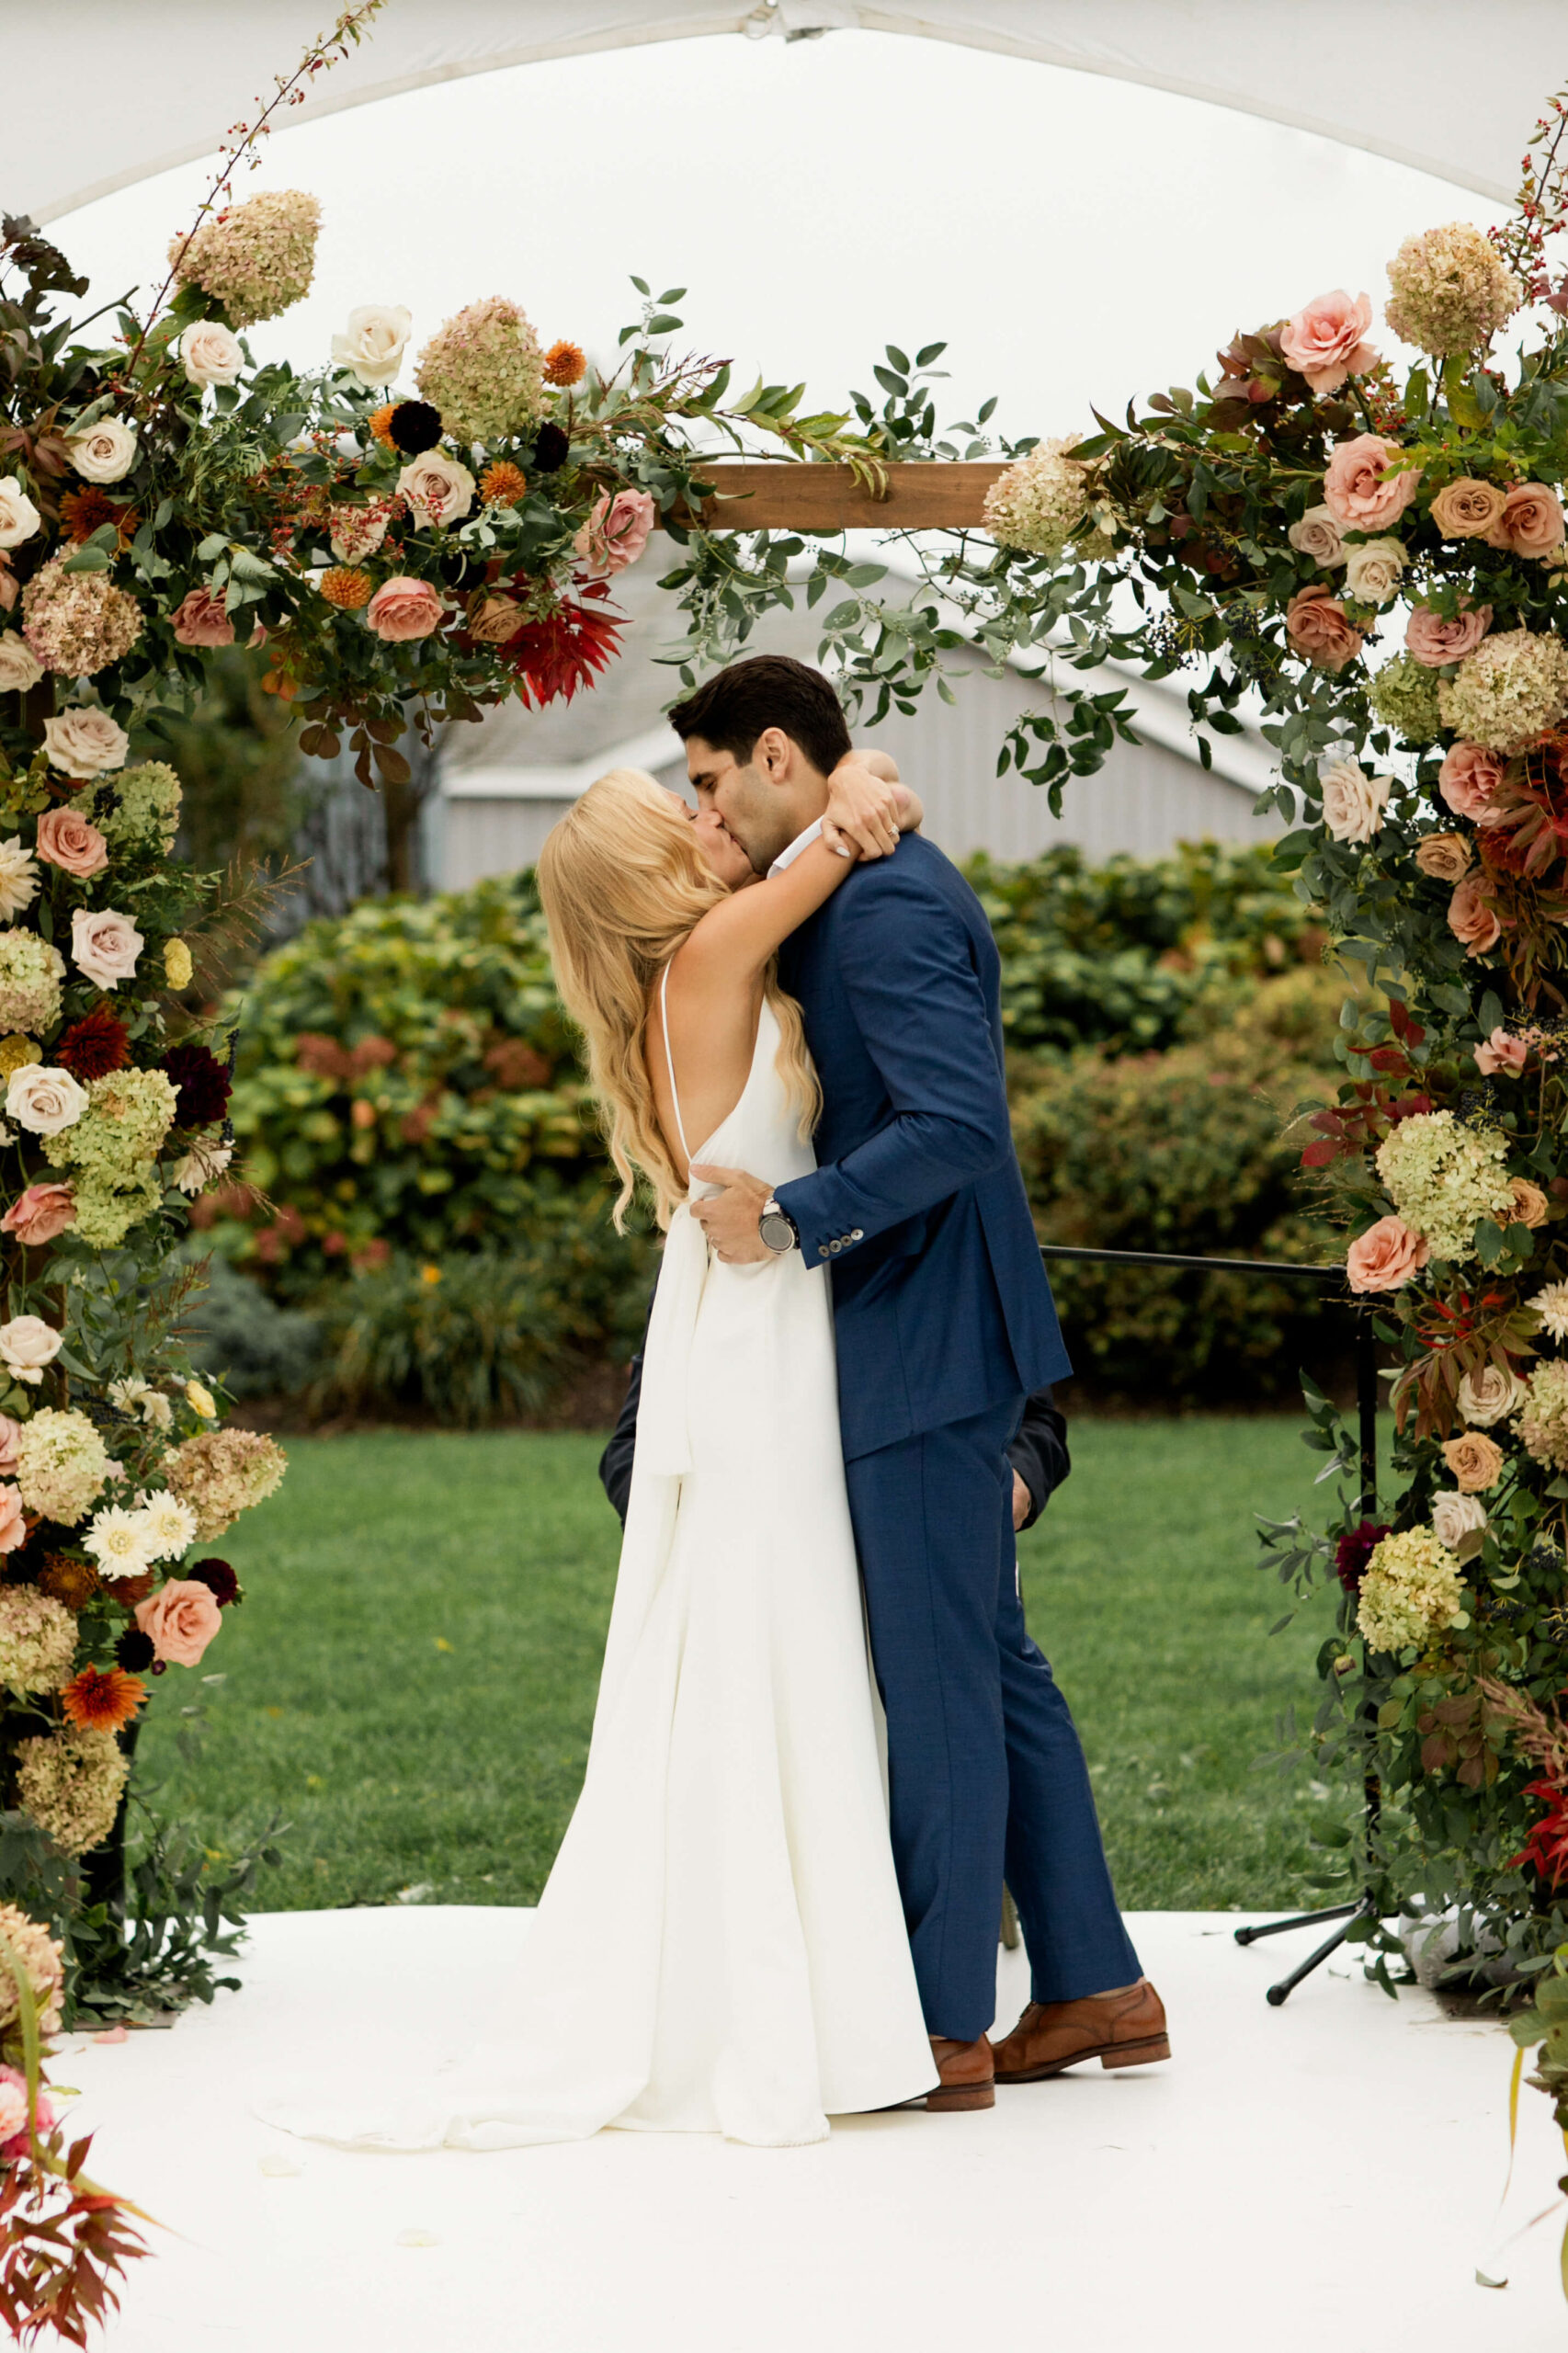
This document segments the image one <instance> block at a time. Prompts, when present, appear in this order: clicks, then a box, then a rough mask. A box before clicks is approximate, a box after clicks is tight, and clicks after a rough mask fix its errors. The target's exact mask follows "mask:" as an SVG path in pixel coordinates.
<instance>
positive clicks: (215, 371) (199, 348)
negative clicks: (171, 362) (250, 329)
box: [179, 319, 245, 392]
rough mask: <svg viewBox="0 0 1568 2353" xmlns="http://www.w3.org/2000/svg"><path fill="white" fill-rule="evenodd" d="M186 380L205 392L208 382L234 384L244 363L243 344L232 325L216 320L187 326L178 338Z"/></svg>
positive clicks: (207, 320) (202, 321)
mask: <svg viewBox="0 0 1568 2353" xmlns="http://www.w3.org/2000/svg"><path fill="white" fill-rule="evenodd" d="M179 356H180V358H181V360H182V361H183V362H184V365H185V372H186V378H187V381H188V382H190V383H192V384H199V386H200V387H201V390H202V391H203V392H205V391H206V390H207V387H208V385H209V384H232V383H233V381H234V380H235V378H236V377H237V376H238V374H239V372H240V369H242V368H243V367H244V364H245V355H244V346H243V345H242V343H241V342H240V338H239V336H238V335H235V334H234V332H233V328H231V327H226V326H224V325H222V323H221V322H220V321H219V320H217V319H202V320H200V321H199V323H198V324H196V325H195V326H193V327H187V329H186V331H185V333H184V334H183V335H181V337H180V339H179Z"/></svg>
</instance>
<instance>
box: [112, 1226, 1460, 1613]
mask: <svg viewBox="0 0 1568 2353" xmlns="http://www.w3.org/2000/svg"><path fill="white" fill-rule="evenodd" d="M1431 1255H1432V1253H1431V1250H1430V1249H1429V1247H1428V1246H1427V1245H1426V1243H1425V1242H1423V1241H1422V1239H1421V1236H1420V1235H1419V1234H1418V1233H1412V1232H1411V1231H1410V1228H1409V1227H1408V1226H1407V1225H1406V1224H1405V1222H1404V1220H1403V1218H1400V1217H1381V1218H1379V1220H1378V1222H1377V1223H1376V1225H1369V1227H1368V1228H1367V1231H1366V1233H1358V1235H1357V1236H1356V1239H1355V1241H1354V1242H1353V1243H1352V1244H1351V1245H1350V1247H1349V1249H1348V1250H1347V1251H1346V1254H1345V1276H1346V1281H1347V1282H1348V1283H1349V1285H1350V1288H1351V1290H1360V1291H1368V1290H1399V1288H1400V1286H1401V1285H1402V1284H1403V1283H1407V1282H1408V1281H1409V1280H1410V1278H1411V1276H1412V1275H1414V1274H1417V1273H1419V1271H1420V1269H1421V1268H1422V1267H1424V1266H1425V1265H1426V1261H1427V1259H1428V1258H1429V1257H1430V1256H1431ZM138 1615H140V1612H138Z"/></svg>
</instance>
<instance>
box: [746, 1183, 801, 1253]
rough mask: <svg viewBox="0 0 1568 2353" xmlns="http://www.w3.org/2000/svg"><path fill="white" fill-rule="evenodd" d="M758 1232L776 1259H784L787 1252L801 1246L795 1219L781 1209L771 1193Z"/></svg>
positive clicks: (759, 1220) (765, 1203)
mask: <svg viewBox="0 0 1568 2353" xmlns="http://www.w3.org/2000/svg"><path fill="white" fill-rule="evenodd" d="M756 1230H757V1232H758V1233H759V1234H760V1235H761V1236H762V1239H763V1241H764V1242H766V1243H767V1247H768V1248H769V1249H770V1250H771V1251H772V1253H773V1255H774V1256H775V1257H776V1258H782V1257H783V1256H784V1255H785V1253H786V1252H787V1251H790V1250H794V1249H797V1248H798V1247H799V1245H800V1240H801V1236H800V1233H799V1230H798V1228H797V1227H796V1224H795V1221H794V1219H793V1218H792V1217H791V1216H790V1212H789V1211H788V1210H781V1209H780V1208H779V1206H778V1202H777V1201H776V1200H775V1199H774V1197H773V1195H772V1194H771V1193H769V1195H768V1196H767V1200H765V1201H764V1203H763V1205H762V1215H761V1216H760V1217H759V1218H758V1220H757V1222H756Z"/></svg>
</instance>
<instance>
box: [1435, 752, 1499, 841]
mask: <svg viewBox="0 0 1568 2353" xmlns="http://www.w3.org/2000/svg"><path fill="white" fill-rule="evenodd" d="M1507 765H1508V764H1507V762H1506V760H1505V758H1504V757H1503V755H1502V753H1501V752H1489V751H1488V750H1487V748H1486V746H1485V745H1484V744H1456V745H1454V747H1453V749H1452V751H1451V752H1449V755H1448V757H1447V758H1446V759H1445V760H1444V762H1443V765H1442V767H1440V768H1439V769H1438V770H1437V790H1438V791H1439V792H1440V793H1441V794H1442V796H1443V799H1444V800H1445V801H1447V802H1448V804H1449V808H1450V809H1451V810H1452V811H1453V813H1454V815H1455V816H1456V817H1468V818H1469V819H1470V821H1471V824H1485V822H1486V820H1487V818H1488V817H1489V816H1490V814H1491V813H1492V796H1493V794H1494V792H1495V791H1496V790H1497V787H1498V786H1499V785H1500V784H1501V783H1502V781H1503V772H1504V770H1505V768H1506V767H1507Z"/></svg>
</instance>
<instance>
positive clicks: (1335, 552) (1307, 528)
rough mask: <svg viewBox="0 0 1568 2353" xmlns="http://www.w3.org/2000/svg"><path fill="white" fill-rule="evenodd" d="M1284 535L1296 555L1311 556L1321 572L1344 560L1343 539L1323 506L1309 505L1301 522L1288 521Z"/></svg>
mask: <svg viewBox="0 0 1568 2353" xmlns="http://www.w3.org/2000/svg"><path fill="white" fill-rule="evenodd" d="M1285 537H1286V538H1287V539H1288V540H1290V545H1291V546H1292V547H1293V548H1294V549H1295V550H1296V551H1297V553H1298V554H1300V555H1310V556H1311V558H1312V562H1313V563H1315V564H1316V565H1317V566H1318V568H1319V570H1320V571H1323V572H1332V571H1334V569H1335V566H1336V565H1338V564H1341V563H1344V561H1345V555H1346V548H1345V541H1344V540H1342V539H1341V537H1340V535H1339V526H1338V524H1337V523H1336V522H1335V519H1334V517H1333V515H1332V514H1331V513H1330V512H1329V509H1328V508H1327V507H1326V506H1309V507H1308V509H1307V511H1306V513H1305V514H1304V515H1303V516H1302V517H1301V521H1300V522H1299V523H1292V524H1291V526H1290V529H1289V530H1288V531H1287V532H1286V534H1285Z"/></svg>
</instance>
